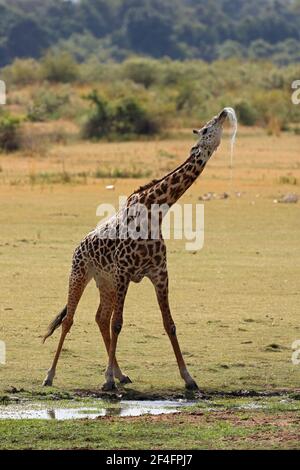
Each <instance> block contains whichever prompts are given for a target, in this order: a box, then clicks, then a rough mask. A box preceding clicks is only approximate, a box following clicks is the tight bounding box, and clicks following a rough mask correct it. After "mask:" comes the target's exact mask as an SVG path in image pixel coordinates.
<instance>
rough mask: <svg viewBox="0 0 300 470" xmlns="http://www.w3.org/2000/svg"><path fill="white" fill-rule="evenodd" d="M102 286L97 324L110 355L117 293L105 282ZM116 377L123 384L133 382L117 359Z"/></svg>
mask: <svg viewBox="0 0 300 470" xmlns="http://www.w3.org/2000/svg"><path fill="white" fill-rule="evenodd" d="M101 284H102V286H101V288H100V289H99V290H100V296H101V301H100V305H99V308H98V310H97V313H96V322H97V324H98V326H99V330H100V332H101V334H102V337H103V341H104V344H105V347H106V350H107V353H108V354H109V348H110V342H111V336H110V323H111V317H112V314H113V310H114V305H115V297H116V296H115V293H114V291H113V290H112V289H109V288H108V287H107V286H105V284H104V282H103V283H101ZM113 372H114V377H116V378H117V379H118V380H119V381H120V383H121V384H127V383H131V380H130V378H129V377H128V376H126V375H124V374H123V373H122V371H121V369H120V367H119V364H118V361H117V358H115V360H114V366H113Z"/></svg>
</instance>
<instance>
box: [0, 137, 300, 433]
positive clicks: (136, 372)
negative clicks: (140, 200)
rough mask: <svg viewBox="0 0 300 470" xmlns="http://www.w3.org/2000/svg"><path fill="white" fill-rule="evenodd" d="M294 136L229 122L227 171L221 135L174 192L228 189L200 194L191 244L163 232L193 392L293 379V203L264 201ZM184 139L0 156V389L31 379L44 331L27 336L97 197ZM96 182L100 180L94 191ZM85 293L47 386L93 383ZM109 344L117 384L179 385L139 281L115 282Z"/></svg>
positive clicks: (100, 367) (275, 385)
mask: <svg viewBox="0 0 300 470" xmlns="http://www.w3.org/2000/svg"><path fill="white" fill-rule="evenodd" d="M299 141H300V137H299V136H296V135H292V134H282V135H281V136H280V137H274V136H267V135H266V134H265V133H263V131H262V130H257V129H252V130H248V129H241V131H240V133H239V136H238V139H237V145H236V148H235V157H234V168H233V175H232V176H233V177H232V179H231V178H230V168H229V161H230V160H229V143H228V138H226V137H225V138H224V139H223V143H222V145H221V147H220V149H219V150H218V152H217V153H216V154H215V156H214V157H213V158H212V160H211V161H210V162H209V164H208V166H207V168H206V169H205V172H204V173H203V175H202V176H201V177H200V179H199V180H198V181H197V182H196V183H195V184H194V185H193V187H192V188H191V189H190V190H189V191H188V192H187V193H186V194H185V196H184V197H183V198H182V201H181V202H182V203H184V202H189V203H197V202H198V203H199V202H200V201H199V197H200V196H201V195H203V194H204V193H207V192H209V191H211V192H215V193H217V194H220V193H223V192H227V193H229V196H230V197H229V198H227V199H224V200H223V199H213V200H210V201H206V202H204V204H205V244H204V248H203V249H202V250H200V251H197V252H189V251H186V250H185V249H184V241H178V240H170V241H168V262H169V272H170V303H171V307H172V311H173V316H174V319H175V321H176V324H177V331H178V337H179V341H180V343H181V347H182V350H183V353H184V356H185V358H186V361H187V363H188V366H189V368H190V370H191V372H192V373H193V374H194V376H195V378H196V380H197V382H198V384H199V385H200V387H201V389H203V390H204V391H205V390H206V391H207V390H210V389H216V390H219V391H221V390H223V391H226V390H227V391H228V390H237V389H247V390H249V389H251V390H253V389H255V390H266V389H268V390H274V389H286V388H287V389H290V390H295V389H297V388H299V386H300V366H296V365H293V364H292V361H291V356H292V349H291V345H292V343H293V341H295V340H297V339H300V323H299V310H300V291H299V274H300V268H299V266H300V249H299V233H300V217H299V215H300V212H299V203H298V204H279V203H276V202H274V200H278V199H279V198H280V196H281V195H284V194H286V193H289V192H295V193H298V194H299V192H300V190H299V184H300V154H299V148H300V146H299ZM192 143H193V136H192V135H190V134H188V133H186V135H185V134H182V138H179V137H178V136H176V134H175V135H174V138H173V139H170V140H167V141H161V140H157V141H151V142H150V141H147V142H131V143H99V144H92V143H85V144H83V143H76V142H74V143H73V144H70V145H62V144H57V145H55V146H53V147H52V148H50V149H47V150H46V151H45V152H44V153H42V154H36V153H32V154H30V153H29V154H26V155H23V154H15V155H12V156H11V155H9V156H8V155H0V169H1V172H0V227H1V231H0V270H1V285H0V293H1V304H0V340H3V341H5V343H6V347H7V363H6V365H5V366H0V390H1V391H2V392H3V393H5V390H7V389H9V388H10V387H16V388H17V389H24V390H26V391H32V392H33V393H37V392H39V391H40V390H41V383H42V380H43V378H44V375H45V371H46V370H47V368H48V367H49V366H50V362H51V360H52V356H53V353H54V351H55V348H56V345H57V341H58V334H57V332H56V334H55V335H54V336H53V337H52V338H50V339H49V340H48V342H47V343H46V344H45V345H42V344H41V338H42V336H43V333H44V331H45V329H46V327H47V325H48V323H49V321H50V319H52V317H53V316H54V315H55V314H56V313H57V312H58V310H59V309H61V307H62V306H63V305H64V304H65V299H66V291H67V281H68V273H69V268H70V260H71V256H72V253H73V249H74V248H75V246H76V245H77V243H78V242H79V241H80V240H81V238H82V237H83V236H84V235H85V234H86V233H87V232H88V231H89V230H91V229H92V228H93V227H94V226H95V225H96V223H97V222H98V219H97V217H96V208H97V206H98V205H99V204H100V203H103V202H107V203H113V204H117V201H118V196H119V195H124V194H126V195H129V194H130V192H131V191H132V190H133V189H135V188H136V187H137V186H139V185H140V184H141V183H143V182H145V181H147V180H148V179H150V178H151V177H156V176H160V175H163V174H164V173H165V172H167V171H169V170H170V169H172V168H173V167H175V166H176V165H177V164H178V163H180V162H181V161H182V160H183V159H184V158H185V157H186V156H187V154H188V152H189V148H190V147H191V146H192ZM109 175H111V176H109ZM103 176H107V177H106V178H103ZM120 176H126V178H122V177H120ZM108 184H113V185H114V187H115V189H114V191H109V190H107V189H106V185H108ZM237 193H238V194H237ZM98 302H99V298H98V292H97V290H96V288H95V286H94V284H93V283H91V284H90V285H89V286H88V288H87V289H86V292H85V294H84V297H83V299H82V300H81V303H80V305H79V308H78V311H77V313H76V317H75V324H74V326H73V328H72V331H71V333H70V335H69V336H68V338H67V340H66V342H65V348H64V351H63V354H62V356H61V360H60V363H59V366H58V371H57V377H56V381H55V386H56V387H58V389H60V390H69V391H72V390H74V389H77V388H80V389H95V388H97V387H99V385H101V384H102V383H103V373H104V370H105V366H106V360H107V359H106V353H105V351H104V346H103V343H102V338H101V337H100V334H99V331H98V327H97V325H96V323H95V321H94V316H95V313H96V310H97V306H98ZM118 356H119V362H120V365H121V366H122V368H123V369H124V372H125V373H127V374H128V375H129V376H130V377H131V379H132V381H133V384H132V385H130V386H129V387H128V388H129V389H130V388H132V389H134V390H138V391H143V392H147V393H151V392H153V391H155V392H159V393H161V395H162V396H163V395H164V394H168V393H173V392H178V391H180V390H182V388H183V383H182V382H181V379H180V377H179V374H178V371H177V367H176V363H175V358H174V356H173V352H172V350H171V346H170V344H169V340H168V338H167V336H166V335H165V333H164V331H163V327H162V321H161V317H160V312H159V309H158V307H157V304H156V300H155V295H154V292H153V288H152V286H151V285H150V283H149V282H148V281H147V280H145V281H143V282H142V283H141V284H139V285H132V286H131V287H130V289H129V293H128V297H127V301H126V305H125V312H124V328H123V330H122V333H121V336H120V340H119V346H118ZM170 419H172V418H170ZM293 442H294V441H293Z"/></svg>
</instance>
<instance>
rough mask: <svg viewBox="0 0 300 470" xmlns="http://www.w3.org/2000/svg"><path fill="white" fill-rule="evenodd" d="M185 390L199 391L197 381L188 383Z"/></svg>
mask: <svg viewBox="0 0 300 470" xmlns="http://www.w3.org/2000/svg"><path fill="white" fill-rule="evenodd" d="M185 388H186V389H187V390H199V387H198V385H197V384H196V382H195V380H192V382H188V383H186V384H185Z"/></svg>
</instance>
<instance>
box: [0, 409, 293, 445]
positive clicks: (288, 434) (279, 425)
mask: <svg viewBox="0 0 300 470" xmlns="http://www.w3.org/2000/svg"><path fill="white" fill-rule="evenodd" d="M299 418H300V412H299V410H297V411H292V412H291V411H289V412H286V411H269V412H267V414H266V413H265V412H258V411H252V410H251V411H232V410H226V411H223V410H222V411H213V412H211V411H203V410H194V411H193V412H191V413H183V414H180V415H164V416H143V417H138V418H126V419H124V418H117V417H103V418H99V419H95V420H88V419H80V420H73V421H60V422H55V421H54V422H53V421H45V420H22V421H9V420H3V421H0V436H1V438H0V446H1V449H111V450H113V449H118V450H120V449H149V446H150V444H149V443H150V442H151V449H156V450H158V449H299V448H300V444H299V431H300V420H299ZM170 427H172V432H171V433H170ZM28 436H30V441H28Z"/></svg>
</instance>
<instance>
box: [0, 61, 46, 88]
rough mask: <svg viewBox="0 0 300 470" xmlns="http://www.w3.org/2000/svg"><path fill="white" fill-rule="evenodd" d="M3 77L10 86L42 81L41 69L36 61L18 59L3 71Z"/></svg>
mask: <svg viewBox="0 0 300 470" xmlns="http://www.w3.org/2000/svg"><path fill="white" fill-rule="evenodd" d="M3 77H4V80H5V81H6V82H7V83H9V84H10V85H12V84H13V85H28V84H30V83H34V82H36V81H38V80H39V79H40V77H41V67H40V64H39V63H38V62H37V61H36V60H34V59H16V60H15V61H14V62H13V63H12V64H11V65H9V66H7V67H5V68H4V69H3Z"/></svg>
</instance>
